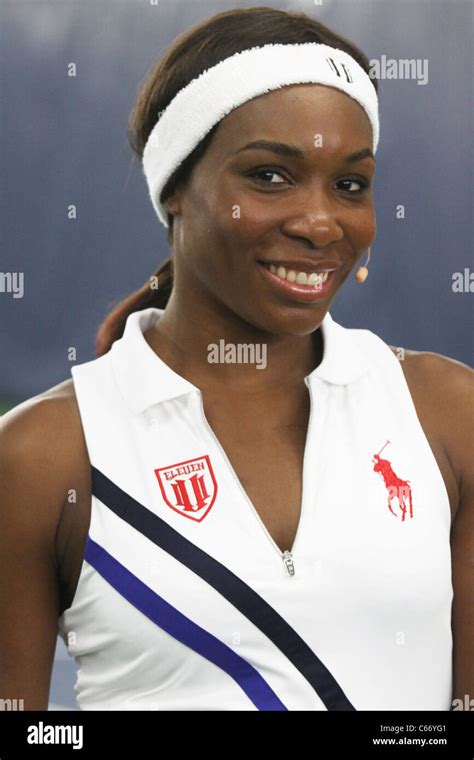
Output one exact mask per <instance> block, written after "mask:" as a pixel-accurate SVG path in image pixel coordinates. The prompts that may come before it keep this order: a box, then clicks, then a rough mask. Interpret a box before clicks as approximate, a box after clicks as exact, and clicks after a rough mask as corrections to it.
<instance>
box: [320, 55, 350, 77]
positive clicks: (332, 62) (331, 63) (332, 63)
mask: <svg viewBox="0 0 474 760" xmlns="http://www.w3.org/2000/svg"><path fill="white" fill-rule="evenodd" d="M326 61H327V63H328V64H329V67H330V68H331V69H332V70H333V71H335V72H336V74H337V76H338V77H342V74H341V72H340V71H339V69H338V68H337V66H336V62H335V60H334V58H326ZM339 66H340V67H341V69H343V71H344V74H345V75H346V82H353V81H354V80H353V79H352V77H351V72H350V71H349V68H348V67H347V65H346V64H345V63H341V62H340V61H339Z"/></svg>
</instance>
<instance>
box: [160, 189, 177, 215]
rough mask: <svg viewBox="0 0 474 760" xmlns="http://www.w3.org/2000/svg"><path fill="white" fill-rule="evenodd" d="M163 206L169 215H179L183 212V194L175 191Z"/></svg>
mask: <svg viewBox="0 0 474 760" xmlns="http://www.w3.org/2000/svg"><path fill="white" fill-rule="evenodd" d="M163 206H164V207H165V209H166V210H167V212H168V213H169V214H173V216H174V215H175V214H179V212H180V211H181V194H180V192H179V190H175V191H174V192H173V193H171V195H168V197H167V199H166V200H165V201H164V202H163Z"/></svg>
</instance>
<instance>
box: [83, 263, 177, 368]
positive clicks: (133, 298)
mask: <svg viewBox="0 0 474 760" xmlns="http://www.w3.org/2000/svg"><path fill="white" fill-rule="evenodd" d="M172 289H173V260H172V258H171V256H168V258H167V259H165V260H164V261H163V262H162V263H161V264H160V266H159V267H158V269H157V270H156V272H154V274H153V275H152V276H151V277H150V278H149V280H147V282H145V284H144V285H143V286H142V287H141V288H139V289H138V290H136V291H135V292H134V293H131V294H130V295H129V296H127V297H126V298H124V299H123V300H121V301H119V302H118V303H117V304H116V305H115V306H114V307H113V308H112V310H111V311H110V312H109V313H108V314H107V316H106V318H105V320H104V321H103V322H102V324H101V326H100V328H99V330H98V332H97V335H96V339H95V353H96V356H97V357H98V356H102V354H105V353H107V351H109V350H110V348H111V347H112V343H113V342H114V341H116V340H118V339H119V338H121V337H122V335H123V332H124V329H125V322H126V321H127V317H128V316H129V314H132V312H134V311H142V310H143V309H148V308H150V307H154V308H157V309H164V308H165V306H166V304H167V303H168V300H169V297H170V295H171V291H172Z"/></svg>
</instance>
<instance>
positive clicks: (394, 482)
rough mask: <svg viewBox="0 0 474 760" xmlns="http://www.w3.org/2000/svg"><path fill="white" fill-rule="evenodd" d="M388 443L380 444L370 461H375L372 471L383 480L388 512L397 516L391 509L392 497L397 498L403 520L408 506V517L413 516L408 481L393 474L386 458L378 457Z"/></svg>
mask: <svg viewBox="0 0 474 760" xmlns="http://www.w3.org/2000/svg"><path fill="white" fill-rule="evenodd" d="M389 443H390V441H387V442H386V443H385V444H384V446H382V448H381V449H380V451H379V453H378V454H374V456H373V459H372V462H375V464H374V472H377V473H378V474H379V475H380V477H381V478H382V480H383V482H384V483H385V487H386V488H387V491H388V508H389V510H390V512H391V513H392V515H395V517H398V515H397V513H396V512H394V511H393V509H392V501H393V499H397V501H398V508H399V510H400V511H401V514H402V522H403V521H404V520H405V517H406V513H407V509H408V508H409V514H410V517H413V502H412V498H411V488H410V481H409V480H402V479H401V478H399V477H398V475H395V473H394V471H393V469H392V465H391V464H390V462H389V461H388V459H382V458H381V457H380V454H381V453H382V451H383V450H384V448H385V446H387V444H389Z"/></svg>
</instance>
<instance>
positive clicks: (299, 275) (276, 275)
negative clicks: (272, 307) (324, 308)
mask: <svg viewBox="0 0 474 760" xmlns="http://www.w3.org/2000/svg"><path fill="white" fill-rule="evenodd" d="M257 264H258V266H259V268H260V271H261V272H262V275H263V277H264V278H265V280H266V281H267V282H268V283H269V284H270V285H272V286H273V287H274V288H275V289H276V290H277V291H278V292H279V293H282V294H285V295H287V296H290V297H291V298H293V299H294V300H295V301H300V302H304V303H312V302H317V301H322V300H324V298H326V296H327V295H328V293H329V291H330V290H331V288H332V283H333V280H334V274H335V271H336V270H335V269H333V270H332V271H329V270H324V269H320V270H318V271H316V270H315V269H314V264H313V268H312V269H311V270H310V269H309V268H308V267H306V266H305V267H304V269H303V267H301V269H300V270H299V271H296V269H293V270H290V269H286V267H282V266H281V265H280V264H278V265H277V263H276V262H275V264H272V263H271V262H267V263H263V262H261V261H258V262H257ZM270 266H272V268H273V269H274V270H276V271H273V272H272V271H271V270H270ZM289 272H293V274H290V280H294V281H290V280H287V279H286V276H288V273H289ZM297 280H300V281H299V282H297ZM305 280H306V284H305Z"/></svg>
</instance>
